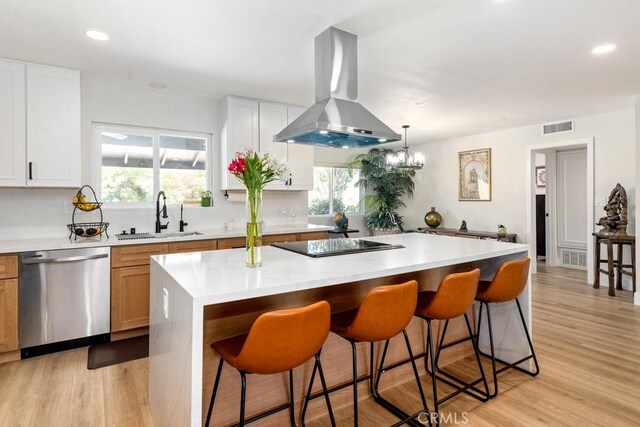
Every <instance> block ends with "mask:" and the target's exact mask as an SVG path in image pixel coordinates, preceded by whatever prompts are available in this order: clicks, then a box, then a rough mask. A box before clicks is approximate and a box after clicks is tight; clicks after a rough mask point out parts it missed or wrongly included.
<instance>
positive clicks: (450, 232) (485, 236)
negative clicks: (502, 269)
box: [418, 227, 517, 243]
mask: <svg viewBox="0 0 640 427" xmlns="http://www.w3.org/2000/svg"><path fill="white" fill-rule="evenodd" d="M418 230H419V231H422V232H423V233H427V234H441V235H443V236H455V237H466V238H469V239H480V240H497V241H499V242H509V243H516V238H517V234H514V233H505V234H499V233H492V232H489V231H471V230H470V231H460V230H458V229H457V228H439V227H438V228H422V227H420V228H418Z"/></svg>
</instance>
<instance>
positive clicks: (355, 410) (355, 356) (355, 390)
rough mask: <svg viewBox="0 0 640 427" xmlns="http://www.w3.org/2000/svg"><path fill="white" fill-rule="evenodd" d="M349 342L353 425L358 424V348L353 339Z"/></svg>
mask: <svg viewBox="0 0 640 427" xmlns="http://www.w3.org/2000/svg"><path fill="white" fill-rule="evenodd" d="M349 342H350V343H351V356H352V357H353V425H354V426H357V425H358V350H357V349H356V343H355V341H349Z"/></svg>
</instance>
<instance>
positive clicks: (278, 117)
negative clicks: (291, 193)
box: [260, 102, 288, 190]
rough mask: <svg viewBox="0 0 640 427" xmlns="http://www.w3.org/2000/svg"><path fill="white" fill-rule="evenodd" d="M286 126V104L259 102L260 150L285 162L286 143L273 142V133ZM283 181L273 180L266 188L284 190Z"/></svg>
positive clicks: (286, 160)
mask: <svg viewBox="0 0 640 427" xmlns="http://www.w3.org/2000/svg"><path fill="white" fill-rule="evenodd" d="M286 126H287V106H286V105H283V104H275V103H273V102H260V152H261V153H269V155H270V156H273V157H275V158H276V160H278V161H279V162H281V163H287V162H288V159H287V144H284V143H282V142H273V135H275V134H277V133H278V132H280V131H281V130H282V129H284V128H285V127H286ZM285 184H286V183H285V181H280V180H278V181H273V182H271V183H269V184H267V186H266V187H265V189H266V190H286V189H287V187H285Z"/></svg>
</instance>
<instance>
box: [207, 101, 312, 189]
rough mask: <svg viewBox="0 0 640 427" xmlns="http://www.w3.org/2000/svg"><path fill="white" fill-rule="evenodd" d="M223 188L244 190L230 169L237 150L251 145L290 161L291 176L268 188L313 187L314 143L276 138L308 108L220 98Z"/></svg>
mask: <svg viewBox="0 0 640 427" xmlns="http://www.w3.org/2000/svg"><path fill="white" fill-rule="evenodd" d="M219 111H220V141H221V144H220V146H221V156H220V157H221V161H222V179H221V180H220V182H221V184H220V188H221V189H222V190H244V186H243V185H242V184H241V183H240V182H239V181H237V180H236V179H235V178H234V177H233V176H232V175H231V174H230V173H229V172H228V171H227V166H228V165H229V162H231V159H233V157H234V155H235V153H236V151H241V150H244V149H245V148H246V147H247V146H250V147H251V148H253V149H254V150H256V151H260V152H261V153H269V154H270V155H272V156H274V157H275V158H277V159H278V160H279V161H280V162H285V163H287V165H288V167H289V171H290V173H291V177H290V179H288V180H287V181H286V182H284V181H274V182H271V183H269V184H267V186H266V187H265V189H266V190H312V189H313V147H311V146H306V145H295V144H285V143H282V142H273V136H274V135H275V134H277V133H278V132H280V131H281V130H282V129H284V128H285V127H286V126H287V125H288V124H289V123H291V122H292V121H293V120H294V119H296V118H297V117H298V116H299V115H300V114H302V113H303V112H304V111H305V108H304V107H298V106H295V105H286V104H278V103H275V102H266V101H257V100H251V99H243V98H236V97H233V96H225V97H224V98H222V99H221V100H220V104H219Z"/></svg>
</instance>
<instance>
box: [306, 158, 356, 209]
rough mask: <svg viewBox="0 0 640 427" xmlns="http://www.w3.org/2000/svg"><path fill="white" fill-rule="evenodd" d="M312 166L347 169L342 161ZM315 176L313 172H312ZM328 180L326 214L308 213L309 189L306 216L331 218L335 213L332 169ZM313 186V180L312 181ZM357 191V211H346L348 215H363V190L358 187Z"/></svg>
mask: <svg viewBox="0 0 640 427" xmlns="http://www.w3.org/2000/svg"><path fill="white" fill-rule="evenodd" d="M313 167H314V168H331V169H349V168H350V167H349V165H348V164H344V163H314V165H313ZM314 176H315V174H314ZM329 180H330V185H329V213H328V214H319V215H312V214H310V213H309V196H308V194H310V193H311V191H309V192H308V193H307V216H308V217H309V218H333V216H334V215H335V212H334V211H333V171H331V173H330V174H329ZM313 185H314V188H315V182H314V183H313ZM358 191H359V192H360V200H359V201H358V212H347V214H348V215H364V214H365V212H364V200H363V199H364V196H365V191H364V188H362V187H358Z"/></svg>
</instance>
